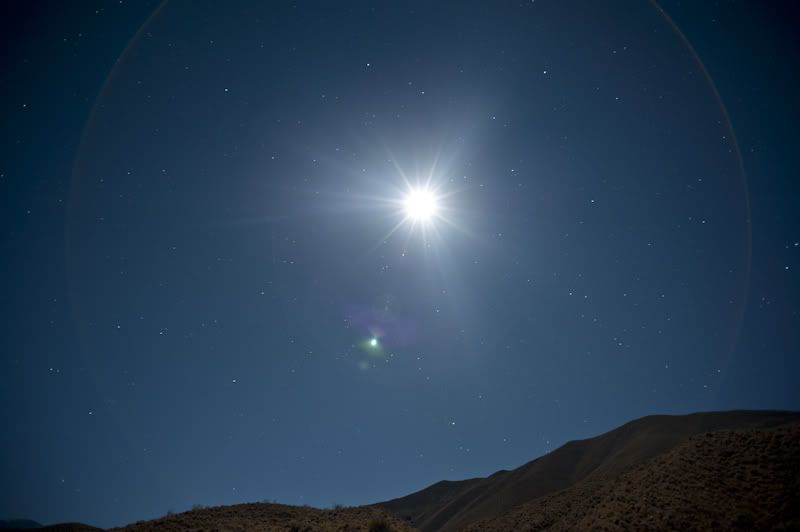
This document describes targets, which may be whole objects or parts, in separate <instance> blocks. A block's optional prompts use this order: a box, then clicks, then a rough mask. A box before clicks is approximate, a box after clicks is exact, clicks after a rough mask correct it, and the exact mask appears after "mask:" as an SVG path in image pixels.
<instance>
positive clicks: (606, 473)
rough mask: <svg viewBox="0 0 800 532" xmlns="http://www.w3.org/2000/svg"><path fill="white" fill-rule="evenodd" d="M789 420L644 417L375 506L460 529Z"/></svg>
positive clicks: (739, 414)
mask: <svg viewBox="0 0 800 532" xmlns="http://www.w3.org/2000/svg"><path fill="white" fill-rule="evenodd" d="M790 422H800V414H797V413H787V412H759V411H733V412H711V413H699V414H690V415H686V416H648V417H644V418H641V419H637V420H635V421H631V422H630V423H627V424H625V425H623V426H621V427H619V428H617V429H615V430H612V431H610V432H607V433H605V434H602V435H600V436H597V437H594V438H589V439H586V440H579V441H572V442H569V443H567V444H565V445H563V446H562V447H559V448H558V449H556V450H555V451H553V452H551V453H549V454H547V455H545V456H542V457H540V458H538V459H536V460H533V461H532V462H529V463H527V464H525V465H523V466H521V467H519V468H517V469H514V470H512V471H500V472H498V473H495V474H494V475H492V476H490V477H487V478H478V479H471V480H467V481H462V482H449V483H442V482H440V483H437V484H434V485H433V486H430V487H428V488H426V489H424V490H421V491H419V492H416V493H413V494H411V495H408V496H406V497H401V498H399V499H393V500H390V501H386V502H383V503H379V506H381V507H383V508H386V509H388V510H391V511H393V512H395V513H397V514H398V515H400V516H401V517H403V518H404V519H407V520H409V522H410V523H411V524H413V525H415V526H417V527H419V528H420V529H422V530H423V531H426V532H427V531H431V532H432V531H436V530H443V531H454V530H462V529H464V528H467V527H468V526H469V525H471V524H473V523H477V522H479V521H487V520H491V519H493V518H496V517H499V516H501V515H503V514H505V513H506V512H508V511H509V510H511V509H512V508H514V507H516V506H519V505H521V504H524V503H527V502H530V501H532V500H534V499H537V498H539V497H544V496H546V495H549V494H552V493H555V492H557V491H560V490H563V489H565V488H568V487H570V486H573V485H575V484H576V483H577V482H579V481H581V480H583V479H585V478H587V477H588V476H589V475H590V474H593V475H595V476H598V477H603V478H612V477H615V476H618V475H619V474H621V473H622V472H624V471H627V470H629V469H631V468H633V467H635V466H638V465H640V464H642V463H644V462H645V461H647V460H649V459H651V458H653V457H655V456H657V455H659V454H662V453H664V452H667V451H669V450H671V449H673V448H674V447H676V446H678V445H680V444H682V443H684V442H685V441H686V440H687V439H688V438H689V437H691V436H693V435H696V434H701V433H705V432H711V431H717V430H724V429H746V428H769V427H774V426H776V425H781V424H785V423H790Z"/></svg>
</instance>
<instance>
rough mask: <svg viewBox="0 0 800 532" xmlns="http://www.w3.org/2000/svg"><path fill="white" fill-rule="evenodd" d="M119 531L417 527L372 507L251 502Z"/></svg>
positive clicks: (398, 531)
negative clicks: (317, 506)
mask: <svg viewBox="0 0 800 532" xmlns="http://www.w3.org/2000/svg"><path fill="white" fill-rule="evenodd" d="M112 530H117V531H119V532H145V531H151V530H158V531H159V532H173V531H174V532H177V531H188V530H196V531H200V530H207V531H211V530H214V531H219V532H223V531H231V532H234V531H236V532H241V531H245V530H259V531H276V532H277V531H281V532H312V531H313V532H317V531H319V532H329V531H330V532H333V531H336V532H339V531H352V532H356V531H364V532H390V531H391V532H405V531H413V530H414V528H412V527H411V526H409V525H408V524H406V523H403V522H402V521H401V520H400V519H398V518H397V517H396V516H393V515H391V514H390V513H388V512H387V511H385V510H381V509H380V508H376V507H370V506H360V507H345V508H335V509H331V510H323V509H319V508H311V507H308V506H289V505H285V504H269V503H251V504H235V505H232V506H217V507H213V508H202V509H197V510H191V511H188V512H182V513H176V514H170V515H167V516H164V517H162V518H160V519H154V520H152V521H139V522H137V523H133V524H130V525H128V526H125V527H121V528H116V529H112Z"/></svg>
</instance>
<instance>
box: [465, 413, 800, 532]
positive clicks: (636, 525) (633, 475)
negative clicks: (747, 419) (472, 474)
mask: <svg viewBox="0 0 800 532" xmlns="http://www.w3.org/2000/svg"><path fill="white" fill-rule="evenodd" d="M468 530H470V531H472V532H477V531H487V532H488V531H492V532H493V531H507V530H519V531H544V530H546V531H548V532H563V531H568V530H570V531H572V530H574V531H589V530H592V531H623V530H686V531H712V530H742V531H744V530H748V531H760V530H765V531H766V530H800V424H792V425H788V426H782V427H777V428H772V429H751V430H742V431H719V432H713V433H706V434H702V435H697V436H693V437H691V438H690V439H689V440H688V441H686V442H685V443H683V444H681V445H679V446H677V447H675V448H674V449H672V450H671V451H669V452H667V453H664V454H662V455H659V456H657V457H656V458H654V459H652V460H649V461H648V462H647V463H645V464H643V465H640V466H639V467H636V468H634V469H633V470H631V471H629V472H627V473H624V474H622V475H620V476H617V477H612V478H608V477H604V475H602V474H597V475H595V474H593V475H590V477H588V478H587V479H585V480H583V481H581V482H579V483H578V484H576V485H575V486H573V487H570V488H567V489H566V490H563V491H561V492H558V493H556V494H553V495H549V496H546V497H541V498H539V499H536V500H534V501H531V502H529V503H527V504H524V505H522V506H520V507H517V508H515V509H514V510H512V511H510V512H508V513H506V514H504V515H503V516H501V517H499V518H494V519H491V520H487V521H483V522H479V523H476V524H473V525H472V526H471V527H469V528H468Z"/></svg>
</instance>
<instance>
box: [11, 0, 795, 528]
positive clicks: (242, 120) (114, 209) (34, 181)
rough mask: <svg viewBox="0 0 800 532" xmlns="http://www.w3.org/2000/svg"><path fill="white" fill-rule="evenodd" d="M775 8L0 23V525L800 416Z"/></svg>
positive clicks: (376, 8) (35, 13) (14, 13)
mask: <svg viewBox="0 0 800 532" xmlns="http://www.w3.org/2000/svg"><path fill="white" fill-rule="evenodd" d="M790 4H791V3H786V4H781V3H770V4H769V5H765V4H764V3H760V2H714V3H712V2H703V3H695V2H687V3H681V2H664V3H663V4H662V5H661V7H663V9H664V12H661V11H660V9H659V7H658V6H656V5H655V4H651V3H648V2H614V3H611V4H606V3H597V2H585V3H584V2H575V3H572V2H555V1H546V0H537V1H536V2H519V1H517V2H505V1H502V2H463V1H462V2H436V3H433V2H408V1H404V2H344V3H336V4H334V3H331V2H304V1H297V2H266V3H257V2H253V3H244V2H243V3H232V4H231V3H224V4H223V3H218V2H207V3H197V2H194V3H189V2H167V3H166V4H163V5H161V7H160V8H159V4H158V3H156V2H124V3H122V2H119V3H118V2H82V3H79V4H67V3H57V2H50V3H41V2H32V3H31V2H21V3H19V4H15V3H4V4H3V5H2V8H0V9H2V13H0V20H2V23H0V24H2V32H0V34H1V35H2V39H3V42H2V47H1V48H0V53H2V57H1V59H0V61H2V69H3V76H2V78H0V79H1V80H2V84H0V91H2V99H1V100H0V101H2V105H0V113H2V118H0V124H2V140H3V142H2V144H1V145H0V150H2V156H1V157H0V223H1V224H2V225H0V227H2V232H1V233H0V235H2V246H3V253H2V255H1V256H0V272H1V273H2V279H3V281H2V293H1V294H0V295H1V297H0V305H1V307H0V310H1V311H2V316H3V319H2V321H0V328H1V329H0V333H1V334H2V353H0V379H2V381H1V382H0V413H1V414H2V418H1V420H2V427H3V434H2V443H0V475H1V476H2V478H3V479H4V482H3V483H2V486H0V517H18V516H25V517H30V518H33V519H37V520H40V521H42V522H55V521H72V520H79V521H84V522H90V523H93V524H96V525H100V526H111V525H118V524H123V523H126V522H130V521H134V520H138V519H143V518H151V517H155V516H158V515H162V514H163V513H165V512H166V511H167V510H170V509H172V510H176V511H177V510H183V509H186V508H188V507H190V506H191V505H193V504H209V505H218V504H230V503H235V502H243V501H255V500H264V499H277V500H278V501H280V502H285V503H291V504H306V503H307V504H312V505H318V506H326V505H330V504H333V503H343V504H357V503H366V502H375V501H378V500H382V499H387V498H391V497H395V496H400V495H403V494H406V493H408V492H411V491H413V490H416V489H418V488H421V487H423V486H425V485H427V484H429V483H431V482H434V481H437V480H440V479H443V478H449V479H459V478H465V477H470V476H476V475H486V474H488V473H491V472H493V471H495V470H497V469H500V468H510V467H514V466H516V465H519V464H521V463H523V462H525V461H527V460H530V459H532V458H535V457H536V456H539V455H541V454H542V453H545V452H547V451H548V450H551V449H553V448H555V447H556V446H558V445H560V444H562V443H564V442H565V441H566V440H569V439H574V438H583V437H588V436H592V435H596V434H598V433H601V432H603V431H606V430H608V429H610V428H612V427H614V426H616V425H618V424H620V423H623V422H625V421H627V420H629V419H631V418H634V417H638V416H642V415H647V414H652V413H683V412H690V411H697V410H719V409H731V408H776V409H800V393H798V391H797V375H798V370H800V359H798V347H800V345H799V342H798V340H800V337H799V335H800V333H799V332H798V331H800V327H799V326H798V280H799V278H798V271H800V244H799V242H800V219H799V218H798V211H797V207H796V206H797V198H798V180H797V176H798V171H800V162H798V159H797V155H796V151H795V149H796V144H797V139H798V138H800V127H799V126H798V118H800V113H799V112H798V111H799V110H798V103H797V99H796V96H795V95H796V94H798V93H800V79H799V78H798V72H800V69H799V68H798V64H797V59H796V58H797V52H798V37H797V36H796V35H795V34H796V31H794V29H796V28H797V22H798V18H797V14H796V13H795V12H793V10H792V8H791V7H790ZM669 17H671V19H670V18H669ZM404 176H405V179H407V180H408V181H410V182H411V184H412V185H414V184H416V183H418V182H425V181H427V180H428V179H430V180H431V182H432V186H433V187H435V188H436V191H437V194H438V195H439V196H440V214H441V216H440V217H437V218H435V219H434V220H432V221H431V223H429V224H427V225H425V226H424V227H420V225H419V224H417V225H416V226H414V227H412V225H411V224H409V223H408V222H407V221H405V222H404V221H403V217H404V214H403V212H402V205H401V203H402V201H403V197H404V195H405V193H406V192H407V185H406V183H405V182H404ZM393 228H396V231H395V232H393V233H392V234H391V235H389V233H390V232H391V231H392V229H393ZM387 235H389V236H387ZM372 338H375V339H376V342H377V345H376V346H370V345H369V340H371V339H372Z"/></svg>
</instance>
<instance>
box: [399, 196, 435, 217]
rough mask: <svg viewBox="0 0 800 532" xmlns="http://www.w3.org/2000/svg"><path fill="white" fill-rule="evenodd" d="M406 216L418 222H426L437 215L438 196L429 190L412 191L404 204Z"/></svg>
mask: <svg viewBox="0 0 800 532" xmlns="http://www.w3.org/2000/svg"><path fill="white" fill-rule="evenodd" d="M404 205H405V208H406V216H408V217H409V218H410V219H412V220H414V221H418V222H426V221H428V220H430V219H431V218H433V216H434V215H436V211H437V209H438V205H437V203H436V196H434V194H433V192H431V191H430V190H427V189H420V188H418V189H415V190H412V191H411V192H410V193H409V194H408V196H407V197H406V199H405V202H404Z"/></svg>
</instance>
